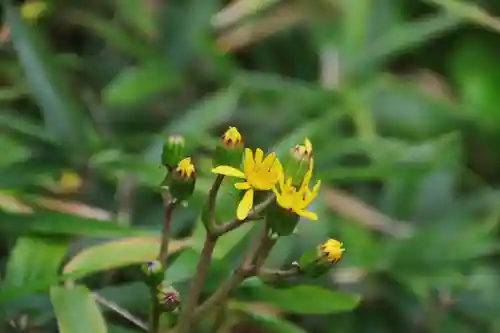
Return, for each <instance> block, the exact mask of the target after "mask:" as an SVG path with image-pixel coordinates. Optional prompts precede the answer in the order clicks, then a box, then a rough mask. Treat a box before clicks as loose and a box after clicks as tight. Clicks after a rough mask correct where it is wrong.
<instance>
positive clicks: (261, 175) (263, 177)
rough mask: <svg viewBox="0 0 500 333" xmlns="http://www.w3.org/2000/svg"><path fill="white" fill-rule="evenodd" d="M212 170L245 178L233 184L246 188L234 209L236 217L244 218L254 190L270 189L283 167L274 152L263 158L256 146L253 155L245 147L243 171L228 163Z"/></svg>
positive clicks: (249, 207)
mask: <svg viewBox="0 0 500 333" xmlns="http://www.w3.org/2000/svg"><path fill="white" fill-rule="evenodd" d="M212 172H213V173H216V174H220V175H224V176H229V177H236V178H242V179H245V181H244V182H241V183H236V184H234V186H235V187H236V188H237V189H239V190H246V193H245V195H244V196H243V199H241V201H240V203H239V205H238V208H237V210H236V216H237V217H238V219H239V220H244V219H245V218H246V217H247V216H248V214H249V213H250V210H251V209H252V206H253V196H254V191H269V190H271V189H272V188H273V187H274V185H275V184H276V183H277V182H278V180H279V178H280V177H281V176H282V174H283V167H282V166H281V163H280V161H279V160H278V158H277V157H276V154H275V153H271V154H269V155H267V156H266V157H265V158H264V152H263V151H262V149H259V148H257V149H256V150H255V157H254V156H253V153H252V150H250V149H249V148H246V149H245V158H244V160H243V171H241V170H238V169H235V168H233V167H230V166H228V165H221V166H218V167H216V168H214V169H212Z"/></svg>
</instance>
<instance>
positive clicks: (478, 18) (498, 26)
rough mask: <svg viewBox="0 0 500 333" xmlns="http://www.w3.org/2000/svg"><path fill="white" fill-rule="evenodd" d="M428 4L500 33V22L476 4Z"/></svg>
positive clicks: (443, 0) (454, 0)
mask: <svg viewBox="0 0 500 333" xmlns="http://www.w3.org/2000/svg"><path fill="white" fill-rule="evenodd" d="M426 2H430V3H433V4H436V5H438V6H440V7H442V8H443V9H445V10H447V11H448V12H449V13H450V14H453V15H456V16H458V17H460V18H461V19H464V20H466V21H470V22H473V23H476V24H479V25H481V26H483V27H486V28H489V29H491V30H492V31H495V32H497V33H500V20H498V19H496V18H495V17H493V16H491V15H489V14H488V12H486V11H485V10H483V9H482V8H481V7H479V6H478V5H476V4H473V3H467V2H464V1H458V0H426Z"/></svg>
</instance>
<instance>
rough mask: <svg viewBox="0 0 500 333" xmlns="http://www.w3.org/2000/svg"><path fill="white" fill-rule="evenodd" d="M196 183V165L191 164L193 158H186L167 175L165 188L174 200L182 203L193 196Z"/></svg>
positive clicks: (164, 183)
mask: <svg viewBox="0 0 500 333" xmlns="http://www.w3.org/2000/svg"><path fill="white" fill-rule="evenodd" d="M195 182H196V171H195V168H194V165H193V164H192V163H191V158H190V157H186V158H185V159H183V160H181V161H180V162H179V163H178V164H177V167H176V168H175V169H174V170H173V171H172V172H170V173H169V174H168V175H167V177H166V178H165V181H164V182H163V187H164V188H167V189H168V191H169V192H170V195H171V196H172V198H173V199H174V200H176V201H179V202H181V203H182V202H185V201H186V200H188V199H189V198H190V197H191V195H192V194H193V191H194V185H195Z"/></svg>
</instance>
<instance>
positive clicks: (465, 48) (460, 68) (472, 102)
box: [450, 37, 500, 130]
mask: <svg viewBox="0 0 500 333" xmlns="http://www.w3.org/2000/svg"><path fill="white" fill-rule="evenodd" d="M499 54H500V49H499V48H497V47H496V46H495V45H490V44H489V43H485V41H484V40H478V39H477V38H476V37H474V38H462V39H461V40H460V44H459V45H458V47H457V49H456V51H455V52H454V54H453V57H452V58H451V61H450V67H451V68H450V69H451V73H450V74H451V75H452V77H453V78H454V79H455V81H456V83H457V85H458V88H459V90H460V96H461V100H462V101H463V102H465V103H466V105H468V106H470V108H471V110H472V111H473V112H474V113H475V114H477V116H478V117H477V119H478V120H479V121H480V123H481V125H482V126H483V127H484V128H486V129H491V130H497V129H498V128H500V116H499V115H498V112H497V108H496V105H498V104H499V103H500V97H499V96H498V91H497V85H496V83H497V82H498V80H499V79H500V70H499V69H498V68H497V67H496V65H495V64H496V61H497V59H498V55H499Z"/></svg>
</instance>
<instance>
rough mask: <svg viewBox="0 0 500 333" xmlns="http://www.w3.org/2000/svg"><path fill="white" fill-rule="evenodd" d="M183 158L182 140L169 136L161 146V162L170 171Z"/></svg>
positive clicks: (179, 137) (178, 137)
mask: <svg viewBox="0 0 500 333" xmlns="http://www.w3.org/2000/svg"><path fill="white" fill-rule="evenodd" d="M183 158H184V138H183V137H181V136H178V135H175V136H169V137H168V138H167V140H165V142H164V144H163V151H162V153H161V162H162V164H163V165H164V166H165V167H167V168H168V169H169V170H172V169H173V168H174V167H175V166H176V165H177V164H178V163H179V162H180V161H181V160H182V159H183Z"/></svg>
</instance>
